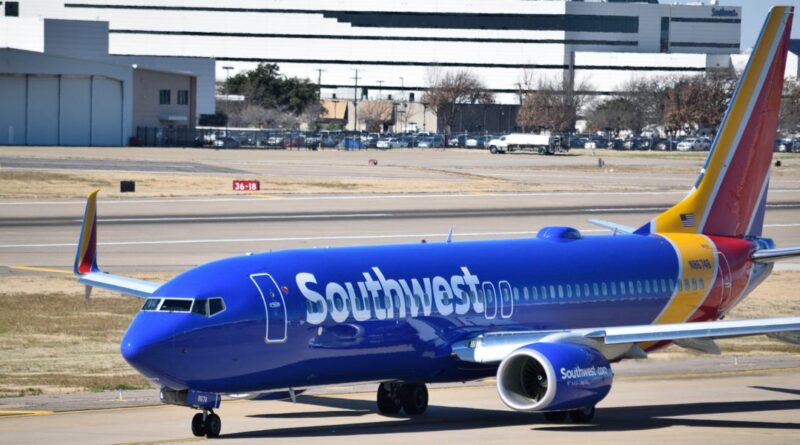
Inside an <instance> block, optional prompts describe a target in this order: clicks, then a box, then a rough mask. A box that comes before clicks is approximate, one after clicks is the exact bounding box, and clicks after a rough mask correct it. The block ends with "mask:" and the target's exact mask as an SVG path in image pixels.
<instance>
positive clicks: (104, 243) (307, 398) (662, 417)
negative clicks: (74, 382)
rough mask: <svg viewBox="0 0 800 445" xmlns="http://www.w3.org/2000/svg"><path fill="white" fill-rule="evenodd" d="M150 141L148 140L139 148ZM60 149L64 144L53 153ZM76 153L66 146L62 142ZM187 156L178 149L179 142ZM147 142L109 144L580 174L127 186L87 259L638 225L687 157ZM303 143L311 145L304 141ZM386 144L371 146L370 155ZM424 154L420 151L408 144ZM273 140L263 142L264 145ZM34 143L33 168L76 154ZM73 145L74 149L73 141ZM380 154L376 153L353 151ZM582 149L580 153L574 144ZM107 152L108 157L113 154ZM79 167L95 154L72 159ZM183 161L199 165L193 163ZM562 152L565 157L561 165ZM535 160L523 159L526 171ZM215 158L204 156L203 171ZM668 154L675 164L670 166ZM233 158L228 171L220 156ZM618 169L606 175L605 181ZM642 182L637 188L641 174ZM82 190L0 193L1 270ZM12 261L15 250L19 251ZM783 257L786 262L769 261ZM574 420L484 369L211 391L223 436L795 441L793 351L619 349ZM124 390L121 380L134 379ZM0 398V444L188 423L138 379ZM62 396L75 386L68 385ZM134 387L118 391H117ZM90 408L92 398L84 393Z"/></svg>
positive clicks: (682, 189) (412, 169)
mask: <svg viewBox="0 0 800 445" xmlns="http://www.w3.org/2000/svg"><path fill="white" fill-rule="evenodd" d="M153 153H155V152H153ZM70 154H71V155H74V154H75V153H74V152H73V153H70ZM78 154H80V152H79V153H78ZM187 155H190V156H187ZM236 155H237V157H239V158H237V159H232V158H231V154H229V153H216V152H211V151H191V152H188V153H187V152H182V151H170V150H166V151H159V152H158V155H157V156H152V157H153V163H147V162H144V161H139V160H137V156H141V153H137V152H128V151H118V152H117V151H115V152H113V156H116V157H117V158H119V159H117V160H116V161H130V163H128V164H125V163H122V164H120V165H122V166H123V167H124V168H129V169H132V168H143V169H151V170H152V169H158V168H169V165H171V163H178V164H179V163H181V162H183V161H181V157H182V156H187V159H186V160H185V161H186V162H191V163H193V164H196V165H197V166H192V165H189V166H186V167H185V168H184V170H182V171H192V169H194V170H195V171H196V172H198V174H199V173H200V172H202V171H207V169H211V170H213V171H219V172H223V171H225V169H229V170H231V171H237V170H242V171H246V172H251V173H263V172H271V171H275V170H276V169H277V170H280V171H282V172H283V173H286V174H296V175H298V176H302V177H313V178H317V177H319V178H338V177H371V178H374V177H376V176H377V175H385V177H387V178H409V179H419V178H428V179H434V180H439V181H459V178H460V175H465V174H469V175H472V174H475V175H488V176H492V177H506V178H509V180H513V181H518V182H521V183H525V182H529V181H537V182H538V183H544V184H547V183H548V182H549V181H552V182H553V183H554V184H555V183H560V184H563V183H574V184H577V185H581V186H586V185H587V184H592V185H594V186H596V190H593V191H560V192H547V191H544V192H528V191H523V192H480V193H477V192H467V191H464V192H453V193H370V192H369V191H353V192H348V193H335V194H334V193H331V194H314V195H304V194H285V195H281V194H274V195H271V194H266V193H261V194H258V195H243V196H232V195H224V196H187V197H168V198H140V197H136V196H132V197H126V199H109V198H104V197H103V195H102V193H101V198H100V200H99V205H98V218H99V219H98V223H99V264H100V265H101V267H103V268H104V269H106V270H108V271H112V272H119V273H123V274H128V273H146V274H158V275H164V276H169V275H173V274H177V273H178V272H180V271H182V270H185V269H186V268H189V267H192V266H195V265H197V264H201V263H205V262H208V261H212V260H215V259H219V258H224V257H227V256H232V255H240V254H244V253H247V252H260V251H270V250H276V249H286V248H298V247H319V248H324V247H328V246H331V247H333V246H340V245H353V244H375V243H407V242H409V243H416V242H420V241H421V240H425V241H427V242H435V241H444V240H445V239H446V237H447V234H448V232H449V231H450V230H451V229H452V230H453V240H454V242H463V241H470V240H476V239H485V238H513V237H532V236H535V235H536V233H537V231H538V230H539V229H540V228H541V227H543V226H549V225H566V226H572V227H576V228H578V229H579V230H581V232H583V233H584V234H586V235H596V234H608V233H609V231H608V230H606V229H603V228H600V227H597V226H593V225H591V224H589V223H588V222H587V219H589V218H598V219H605V220H610V221H614V222H616V223H620V224H624V225H629V226H633V227H638V226H640V225H642V224H644V223H645V222H646V221H648V220H649V219H650V218H652V217H654V216H655V215H656V214H658V213H659V212H661V211H662V210H663V209H665V208H667V207H669V206H671V205H672V204H674V203H676V202H678V201H679V200H680V199H681V198H682V197H683V196H685V194H686V193H687V191H688V190H689V188H690V187H691V184H692V182H693V179H694V178H693V176H694V175H692V174H688V173H683V172H679V173H674V171H673V170H674V169H685V167H686V165H690V164H692V163H693V162H695V161H692V160H688V161H687V160H680V159H676V160H667V161H652V160H644V161H643V160H641V159H633V158H632V159H629V158H618V159H615V160H614V162H615V163H617V164H619V165H620V166H621V168H622V169H623V170H624V167H631V166H641V165H642V164H643V163H648V162H651V163H654V165H656V166H659V167H663V169H664V170H663V172H655V173H653V174H650V175H646V174H643V173H642V171H641V169H639V167H637V168H636V169H633V170H632V171H630V172H626V171H621V172H615V173H614V174H613V175H611V174H607V173H599V172H594V171H585V170H580V168H584V167H585V165H584V164H585V163H586V162H587V160H586V159H585V158H581V157H574V158H572V157H551V158H541V157H532V156H507V157H479V156H476V155H475V154H472V153H467V154H446V153H443V152H438V151H437V152H430V153H424V154H420V153H412V154H409V156H408V157H407V158H402V159H401V157H400V155H398V154H396V153H387V154H384V153H375V152H365V153H322V154H298V153H279V154H276V156H278V157H280V158H281V159H279V160H278V161H277V162H273V161H267V160H263V159H259V158H258V157H257V156H256V155H255V154H253V153H250V152H242V153H236ZM318 155H319V156H318ZM384 155H386V156H388V158H387V159H384V158H382V156H384ZM423 155H424V156H423ZM84 156H86V155H84ZM270 156H272V154H270ZM53 157H56V158H57V157H58V156H55V155H48V156H47V158H48V161H47V162H46V163H45V164H41V163H39V164H36V162H33V161H29V164H30V163H33V164H34V165H40V166H41V165H45V166H48V167H47V168H57V169H67V170H69V169H70V168H77V167H75V166H76V165H80V164H81V163H80V162H73V161H70V162H71V163H70V162H66V163H65V162H64V161H63V159H55V160H53V159H50V158H53ZM80 157H81V156H77V158H80ZM369 157H381V165H382V166H385V167H386V168H385V169H383V168H382V169H381V170H376V169H370V168H367V167H366V166H365V165H364V164H366V162H365V160H366V159H367V158H369ZM590 160H591V159H590ZM116 161H115V162H116ZM86 165H88V166H90V167H91V168H95V169H98V168H99V169H102V168H106V164H105V163H103V162H100V163H87V164H86ZM198 166H200V167H198ZM573 167H574V168H576V171H571V170H570V168H573ZM523 168H525V169H528V168H530V169H534V170H533V171H534V172H535V174H536V175H535V176H532V175H531V171H528V170H524V169H523ZM214 169H217V170H214ZM682 171H683V170H682ZM231 174H235V173H231ZM798 182H800V181H798V180H796V179H794V178H793V177H791V176H789V175H779V176H778V177H777V178H776V180H775V181H774V182H773V185H772V188H771V190H770V195H769V208H768V211H767V214H766V224H765V236H769V237H772V238H774V239H775V241H776V243H777V245H778V246H779V247H780V246H798V245H800V217H798V215H800V212H798V207H800V187H799V184H798ZM620 186H624V187H625V189H623V190H621V189H618V188H617V187H620ZM640 186H641V187H640ZM83 206H84V201H83V200H80V199H74V198H72V199H46V198H45V199H0V280H1V279H2V277H3V275H4V274H9V273H15V274H16V273H42V271H43V270H44V271H45V272H44V273H49V272H47V271H51V270H55V271H60V272H63V273H69V272H70V270H71V267H72V262H73V261H74V255H75V243H76V240H77V237H78V232H79V230H80V219H81V217H82V215H83ZM20 266H21V267H20ZM780 267H783V268H790V269H791V268H794V269H798V268H800V261H788V262H784V263H781V264H780ZM615 372H616V373H617V376H618V378H617V379H616V381H615V385H614V388H613V389H612V392H611V394H610V396H609V397H608V398H607V399H606V400H605V401H604V402H603V403H602V404H601V405H600V406H599V408H598V415H597V418H596V420H597V421H596V422H595V423H594V424H591V425H582V426H578V425H570V424H564V425H557V426H554V425H550V424H545V423H543V420H542V418H541V416H540V415H536V414H525V413H516V412H513V411H511V410H509V409H507V408H506V407H505V406H504V405H503V404H502V402H501V401H500V400H499V398H498V396H497V393H496V389H495V388H494V386H493V383H492V382H485V383H483V384H480V385H477V386H476V385H467V386H463V385H456V386H453V387H439V386H437V387H435V388H434V389H432V390H431V406H430V409H429V412H428V413H427V415H426V416H424V417H422V418H416V419H407V418H401V417H385V416H381V415H378V414H376V413H375V407H374V388H372V387H371V386H367V387H364V386H356V387H329V388H319V389H315V390H314V391H313V392H310V393H309V395H304V396H301V397H300V399H299V401H298V402H299V403H298V404H296V405H294V404H291V403H288V402H279V401H273V402H246V401H233V402H230V401H226V402H224V403H223V407H222V409H221V410H220V411H219V414H220V415H221V416H222V419H223V436H224V437H223V439H225V440H228V441H230V442H231V443H252V442H263V441H265V440H270V439H271V440H274V441H276V442H277V441H280V442H281V443H284V442H288V443H292V442H297V443H309V442H314V443H316V442H321V441H325V442H326V443H328V442H329V443H331V444H335V443H347V444H348V445H350V444H354V443H375V442H379V443H381V444H383V443H402V444H403V445H406V444H407V443H409V442H411V441H416V442H422V443H428V442H433V443H436V442H441V443H453V442H462V443H487V444H493V443H498V444H503V445H506V444H508V443H520V442H523V441H524V442H531V443H548V444H549V443H556V444H558V443H570V444H573V443H580V442H587V443H593V444H594V443H601V444H602V443H614V444H617V443H620V442H625V443H628V442H630V443H641V442H650V443H663V442H664V441H665V440H669V441H670V442H673V443H698V442H710V441H713V442H715V443H717V442H720V443H726V444H738V443H742V444H751V443H795V442H796V441H797V437H798V434H799V433H800V431H798V430H800V423H798V422H797V420H796V419H798V418H799V417H798V415H800V386H798V383H797V382H798V381H800V380H798V376H800V357H797V356H791V355H789V356H787V355H768V356H763V357H762V356H755V357H744V358H742V359H741V360H740V361H739V362H738V363H731V358H730V357H722V358H713V359H690V360H675V361H670V360H663V359H662V360H650V361H643V362H640V361H626V362H623V363H621V364H619V365H615ZM137 394H138V393H137ZM37 397H39V398H36V397H33V398H21V399H4V400H0V443H36V444H38V443H80V444H89V443H103V444H107V443H159V444H160V443H182V442H192V441H195V440H201V439H196V438H193V437H191V434H190V432H189V419H190V417H191V414H192V412H191V410H189V409H186V408H180V407H173V406H161V405H158V406H156V407H153V406H135V405H142V404H144V405H150V404H157V403H158V400H157V396H156V393H155V392H153V391H143V392H142V395H141V396H136V397H137V398H136V400H128V401H125V402H119V401H118V400H116V398H117V394H115V393H99V394H94V395H93V394H88V395H76V396H70V397H65V396H55V397H54V396H37ZM73 397H74V398H75V399H79V401H78V402H74V403H73V402H72V401H73ZM127 397H133V396H132V395H131V394H127V395H125V398H127ZM97 408H103V409H97Z"/></svg>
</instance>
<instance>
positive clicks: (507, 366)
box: [497, 343, 614, 411]
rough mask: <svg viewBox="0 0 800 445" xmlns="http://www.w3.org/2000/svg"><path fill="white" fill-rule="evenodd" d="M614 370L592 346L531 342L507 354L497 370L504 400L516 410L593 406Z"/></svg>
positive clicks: (598, 399) (498, 382)
mask: <svg viewBox="0 0 800 445" xmlns="http://www.w3.org/2000/svg"><path fill="white" fill-rule="evenodd" d="M613 377H614V374H613V372H612V371H611V366H610V365H609V364H608V361H607V360H606V359H605V357H603V355H602V354H601V353H600V352H599V351H597V350H596V349H594V348H591V347H589V346H584V345H578V344H572V343H532V344H529V345H526V346H523V347H521V348H519V349H517V350H516V351H514V352H512V353H511V354H509V355H508V356H507V357H506V358H505V359H503V361H502V362H501V363H500V367H499V368H498V370H497V390H498V392H499V393H500V398H501V399H502V400H503V403H505V404H506V405H508V407H509V408H511V409H514V410H517V411H566V410H575V409H581V408H589V407H594V405H596V404H597V403H598V402H600V401H601V400H603V398H604V397H605V396H606V395H607V394H608V391H609V390H610V389H611V382H612V380H613Z"/></svg>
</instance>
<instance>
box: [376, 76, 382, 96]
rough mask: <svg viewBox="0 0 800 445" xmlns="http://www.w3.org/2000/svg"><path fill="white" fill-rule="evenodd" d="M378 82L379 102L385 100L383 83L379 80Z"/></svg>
mask: <svg viewBox="0 0 800 445" xmlns="http://www.w3.org/2000/svg"><path fill="white" fill-rule="evenodd" d="M376 82H378V100H381V99H382V98H383V97H382V96H383V81H382V80H377V81H376Z"/></svg>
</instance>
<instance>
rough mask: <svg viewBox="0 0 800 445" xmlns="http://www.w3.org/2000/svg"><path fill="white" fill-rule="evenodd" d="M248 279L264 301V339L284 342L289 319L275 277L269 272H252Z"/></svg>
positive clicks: (268, 341) (269, 341)
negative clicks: (265, 324)
mask: <svg viewBox="0 0 800 445" xmlns="http://www.w3.org/2000/svg"><path fill="white" fill-rule="evenodd" d="M250 279H251V280H253V283H254V284H255V285H256V288H258V292H259V293H260V294H261V301H262V302H263V303H264V311H265V312H266V323H267V326H266V333H265V335H264V341H265V342H266V343H283V342H285V341H286V337H287V331H288V323H289V320H288V315H287V311H286V300H285V299H284V298H283V292H281V290H280V288H279V287H278V283H276V282H275V279H273V278H272V276H271V275H270V274H266V273H260V274H253V275H250Z"/></svg>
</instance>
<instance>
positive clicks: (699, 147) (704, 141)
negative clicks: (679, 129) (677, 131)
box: [677, 138, 711, 151]
mask: <svg viewBox="0 0 800 445" xmlns="http://www.w3.org/2000/svg"><path fill="white" fill-rule="evenodd" d="M710 148H711V140H710V139H708V138H686V139H684V140H682V141H681V142H679V143H678V146H677V149H678V151H703V150H708V149H710Z"/></svg>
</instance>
